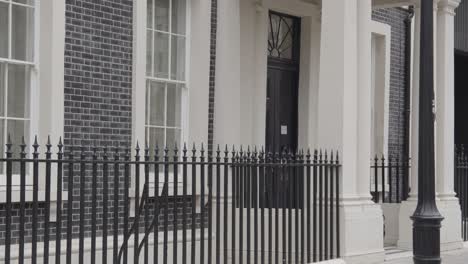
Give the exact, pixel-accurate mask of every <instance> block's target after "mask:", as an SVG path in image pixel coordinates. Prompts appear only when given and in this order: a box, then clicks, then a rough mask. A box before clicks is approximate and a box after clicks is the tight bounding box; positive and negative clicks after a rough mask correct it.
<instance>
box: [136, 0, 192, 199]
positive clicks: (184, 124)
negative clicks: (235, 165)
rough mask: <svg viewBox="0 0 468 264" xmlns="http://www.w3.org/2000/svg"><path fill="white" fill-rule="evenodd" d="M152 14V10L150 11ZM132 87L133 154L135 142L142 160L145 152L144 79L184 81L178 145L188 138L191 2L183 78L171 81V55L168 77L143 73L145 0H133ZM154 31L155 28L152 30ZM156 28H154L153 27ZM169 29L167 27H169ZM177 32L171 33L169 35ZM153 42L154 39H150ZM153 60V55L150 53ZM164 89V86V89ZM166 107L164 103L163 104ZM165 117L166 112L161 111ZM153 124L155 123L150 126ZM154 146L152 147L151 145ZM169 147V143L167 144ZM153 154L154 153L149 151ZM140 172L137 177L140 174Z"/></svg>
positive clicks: (187, 22) (188, 14)
mask: <svg viewBox="0 0 468 264" xmlns="http://www.w3.org/2000/svg"><path fill="white" fill-rule="evenodd" d="M170 2H172V0H170ZM171 8H172V7H171V6H170V7H169V9H170V11H169V14H170V16H169V23H172V19H171V13H172V10H171ZM153 13H154V12H153ZM133 18H134V20H133V21H134V23H133V43H134V46H133V84H132V85H133V89H132V148H133V149H132V153H133V155H135V150H134V148H135V146H136V145H137V143H138V144H139V145H140V148H141V149H142V150H141V151H140V155H141V159H142V158H143V155H144V146H145V143H146V142H145V141H146V137H145V130H146V128H147V125H146V118H147V117H146V109H145V105H146V100H147V98H146V81H147V80H154V81H160V82H163V83H175V84H184V87H183V88H182V99H181V107H182V109H181V120H180V122H181V125H180V130H181V131H180V137H181V142H180V144H179V145H182V146H183V144H184V143H185V142H187V141H188V135H189V131H188V129H189V118H188V117H189V113H188V111H189V109H190V105H189V98H190V57H191V56H190V53H191V45H190V39H191V28H190V21H191V1H190V0H186V32H185V57H186V60H185V81H182V82H181V81H177V80H170V70H171V58H170V57H169V61H168V64H169V65H168V68H169V72H168V75H169V76H168V78H167V79H163V78H156V77H148V76H146V51H147V45H146V43H147V39H146V38H147V33H146V32H147V0H142V1H135V2H134V8H133ZM153 30H154V29H153ZM155 31H157V30H155ZM169 31H170V26H169ZM173 35H177V34H172V33H170V36H173ZM153 41H154V38H153ZM170 43H171V40H170V42H169V55H171V48H172V47H171V45H170ZM153 59H154V56H153ZM166 89H167V88H166ZM166 109H167V106H166ZM165 111H166V110H165ZM164 115H165V116H166V113H165V114H164ZM151 127H154V126H151ZM153 147H154V146H153ZM169 147H170V149H172V146H169ZM159 148H160V157H161V155H163V152H162V151H161V150H162V149H163V146H161V145H160V146H159ZM150 154H151V156H153V154H154V153H150ZM142 175H143V174H141V175H140V176H142ZM149 178H150V192H149V193H150V195H154V189H155V188H154V187H155V186H154V181H153V180H154V174H153V173H150V177H149ZM181 178H182V177H180V176H179V181H178V182H179V183H181ZM159 179H160V180H159V191H160V192H161V191H162V187H163V186H164V173H160V176H159ZM173 179H174V175H172V174H170V175H169V195H171V194H172V193H173V191H174V190H173V186H174V180H173ZM143 185H144V182H143V181H141V180H140V195H141V192H142V191H143ZM181 190H182V184H179V187H178V190H177V191H178V193H179V194H180V193H182V192H181ZM130 196H132V197H135V185H134V181H132V187H131V190H130Z"/></svg>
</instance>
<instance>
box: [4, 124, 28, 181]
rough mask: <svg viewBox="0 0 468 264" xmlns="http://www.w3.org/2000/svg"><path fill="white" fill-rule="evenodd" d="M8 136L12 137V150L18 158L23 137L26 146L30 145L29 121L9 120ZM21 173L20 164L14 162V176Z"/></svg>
mask: <svg viewBox="0 0 468 264" xmlns="http://www.w3.org/2000/svg"><path fill="white" fill-rule="evenodd" d="M7 135H10V138H11V142H12V143H13V147H12V150H13V153H14V154H15V155H16V156H17V153H19V149H20V148H19V145H20V144H21V142H22V137H23V136H24V140H25V142H26V144H27V145H29V121H22V120H21V121H18V120H8V121H7ZM19 172H20V170H19V164H18V163H17V162H13V174H18V173H19Z"/></svg>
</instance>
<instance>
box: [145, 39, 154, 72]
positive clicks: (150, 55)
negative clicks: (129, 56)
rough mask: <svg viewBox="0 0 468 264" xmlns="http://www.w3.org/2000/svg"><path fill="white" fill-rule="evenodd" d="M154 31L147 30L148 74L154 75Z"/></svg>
mask: <svg viewBox="0 0 468 264" xmlns="http://www.w3.org/2000/svg"><path fill="white" fill-rule="evenodd" d="M152 58H153V31H152V30H147V31H146V76H153V74H152V73H153V69H152V64H153V60H152Z"/></svg>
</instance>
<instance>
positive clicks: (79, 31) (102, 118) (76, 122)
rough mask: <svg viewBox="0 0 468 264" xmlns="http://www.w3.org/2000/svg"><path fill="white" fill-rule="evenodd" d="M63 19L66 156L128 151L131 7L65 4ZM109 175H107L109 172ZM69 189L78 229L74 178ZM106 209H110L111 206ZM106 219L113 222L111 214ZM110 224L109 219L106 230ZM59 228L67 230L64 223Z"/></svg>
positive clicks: (85, 0) (105, 2)
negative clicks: (93, 149)
mask: <svg viewBox="0 0 468 264" xmlns="http://www.w3.org/2000/svg"><path fill="white" fill-rule="evenodd" d="M65 18H66V22H65V78H64V79H65V84H64V97H65V102H64V103H65V118H64V121H65V126H64V145H65V152H69V151H70V147H71V146H80V145H84V146H92V145H94V144H96V145H97V146H98V147H107V148H109V149H110V151H113V150H112V149H111V148H112V147H121V148H122V147H130V144H131V122H132V120H131V110H132V106H131V98H132V42H133V33H132V27H133V25H132V22H133V2H132V1H131V0H67V1H66V11H65ZM67 147H68V148H67ZM86 149H89V148H88V147H87V148H86ZM74 168H75V169H76V170H77V171H78V170H79V166H76V165H75V166H74ZM64 169H65V174H64V175H65V179H64V182H65V183H64V186H65V188H67V187H68V184H67V178H68V177H69V176H70V175H68V167H67V166H65V168H64ZM110 173H111V174H110V175H112V170H111V171H110ZM90 175H91V167H88V168H87V176H90ZM120 176H121V182H123V180H122V175H120ZM109 178H110V179H109V185H108V187H110V190H109V198H110V199H112V197H113V191H112V188H113V186H114V182H113V180H112V179H113V177H109ZM88 179H89V178H88ZM97 181H98V188H99V190H98V194H99V195H98V201H99V202H98V205H97V206H98V211H101V210H102V202H101V201H102V195H101V194H102V193H103V192H102V188H103V185H104V184H103V177H102V174H100V175H98V180H97ZM120 185H121V186H122V184H120ZM73 187H74V192H73V200H74V204H73V208H76V209H74V212H73V214H74V215H76V216H74V217H73V219H74V221H73V225H74V226H78V225H79V217H78V214H79V208H80V204H79V202H78V201H79V197H80V190H79V188H80V177H79V173H75V174H74V176H73ZM120 189H122V188H120ZM122 193H123V190H122V191H121V194H122ZM91 199H92V196H91V186H90V184H87V187H86V190H85V201H86V202H85V203H86V205H85V206H86V207H88V208H89V207H90V206H91ZM110 206H111V208H113V207H112V203H110ZM65 208H66V207H65ZM109 216H111V217H113V216H112V214H111V213H110V214H109ZM90 218H91V216H90V214H87V215H86V219H87V220H86V221H85V225H86V226H87V228H89V226H90V224H91V223H90V221H91V220H90ZM99 218H101V217H99ZM111 221H112V220H111V219H109V221H108V222H109V224H111V223H112V222H111ZM62 225H63V226H66V221H64V223H63V224H62ZM97 225H98V229H101V228H102V219H99V220H98V223H97ZM88 230H89V229H88ZM74 233H75V234H74V235H77V234H78V228H74Z"/></svg>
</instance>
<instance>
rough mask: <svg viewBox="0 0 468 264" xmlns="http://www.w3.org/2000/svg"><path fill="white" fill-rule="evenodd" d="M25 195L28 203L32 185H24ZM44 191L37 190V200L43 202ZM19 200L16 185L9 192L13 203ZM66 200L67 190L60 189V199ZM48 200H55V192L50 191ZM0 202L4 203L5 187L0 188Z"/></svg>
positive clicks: (30, 200)
mask: <svg viewBox="0 0 468 264" xmlns="http://www.w3.org/2000/svg"><path fill="white" fill-rule="evenodd" d="M25 194H26V196H25V198H26V199H25V202H27V203H29V202H32V201H33V190H32V186H28V187H26V193H25ZM45 194H46V192H45V191H44V190H39V192H38V199H37V200H38V202H44V201H45V200H46V199H45ZM20 200H21V192H20V188H19V187H18V186H13V190H12V192H11V201H12V202H13V203H19V202H20ZM66 200H68V192H67V191H62V201H66ZM50 201H51V202H56V201H57V192H51V193H50ZM0 203H6V190H5V187H1V188H0Z"/></svg>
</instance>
